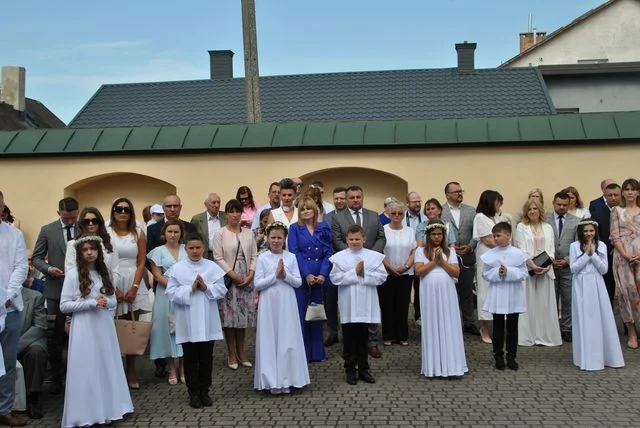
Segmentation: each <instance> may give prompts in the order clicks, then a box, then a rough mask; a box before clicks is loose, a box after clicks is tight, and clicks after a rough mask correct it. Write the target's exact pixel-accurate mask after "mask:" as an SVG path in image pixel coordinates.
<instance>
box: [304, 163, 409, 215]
mask: <svg viewBox="0 0 640 428" xmlns="http://www.w3.org/2000/svg"><path fill="white" fill-rule="evenodd" d="M300 178H302V180H303V182H304V189H306V188H308V187H309V185H310V184H311V182H312V181H315V180H319V181H322V183H323V184H324V198H323V199H324V200H325V201H329V202H331V201H332V192H333V189H334V188H336V187H338V186H342V187H349V186H353V185H357V186H360V187H362V189H363V190H364V207H365V208H368V209H370V210H373V211H376V212H382V209H383V202H384V200H385V199H386V198H387V197H389V196H393V197H396V198H398V199H399V200H401V201H404V199H405V196H406V194H407V187H408V183H407V182H406V180H404V179H402V178H400V177H398V176H397V175H393V174H390V173H388V172H385V171H379V170H376V169H371V168H361V167H341V168H331V169H324V170H320V171H315V172H311V173H308V174H305V175H304V176H302V177H300Z"/></svg>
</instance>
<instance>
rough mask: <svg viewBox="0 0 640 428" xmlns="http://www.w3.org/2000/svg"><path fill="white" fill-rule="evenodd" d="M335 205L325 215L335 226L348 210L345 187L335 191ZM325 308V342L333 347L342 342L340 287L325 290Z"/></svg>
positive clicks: (329, 223)
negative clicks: (335, 219) (339, 309)
mask: <svg viewBox="0 0 640 428" xmlns="http://www.w3.org/2000/svg"><path fill="white" fill-rule="evenodd" d="M333 205H334V207H335V210H334V211H329V212H328V213H326V214H325V215H324V218H323V221H324V222H325V223H327V225H329V227H332V226H333V217H334V216H335V215H337V214H338V213H341V212H342V211H344V210H345V209H346V208H347V189H346V188H345V187H336V188H335V189H333ZM324 306H325V309H326V311H327V329H328V330H329V336H328V337H327V340H325V341H324V345H325V346H333V345H335V344H336V343H338V342H339V341H340V339H339V337H338V327H339V325H340V323H339V322H338V286H336V285H333V284H330V285H329V286H328V287H326V288H325V296H324Z"/></svg>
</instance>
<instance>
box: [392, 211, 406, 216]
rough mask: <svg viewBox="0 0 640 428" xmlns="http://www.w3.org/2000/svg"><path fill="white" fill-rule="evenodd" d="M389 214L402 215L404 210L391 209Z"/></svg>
mask: <svg viewBox="0 0 640 428" xmlns="http://www.w3.org/2000/svg"><path fill="white" fill-rule="evenodd" d="M389 215H404V211H393V212H390V213H389Z"/></svg>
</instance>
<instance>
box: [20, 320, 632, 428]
mask: <svg viewBox="0 0 640 428" xmlns="http://www.w3.org/2000/svg"><path fill="white" fill-rule="evenodd" d="M411 324H413V323H411ZM410 328H411V331H410V336H411V338H410V339H411V342H410V345H409V346H407V347H401V346H396V345H394V346H392V347H385V348H384V349H383V356H382V358H381V359H378V360H373V359H370V361H371V366H372V372H373V374H374V376H375V377H376V378H377V380H378V382H377V383H376V384H373V385H370V384H365V383H363V382H360V383H358V385H357V386H350V385H348V384H347V383H346V382H345V380H344V374H343V369H342V360H341V358H340V350H341V349H340V348H341V345H335V346H333V347H331V348H329V349H328V359H327V360H326V361H324V362H322V363H313V364H311V365H310V375H311V382H312V383H311V385H310V386H308V387H307V388H305V389H303V390H301V391H296V392H295V393H294V394H292V395H289V396H270V395H268V394H262V393H257V392H255V391H254V390H253V371H252V369H247V368H243V367H240V368H239V369H238V370H237V371H232V370H230V369H228V368H227V367H226V362H225V357H224V343H223V342H217V343H216V345H215V348H214V386H213V397H214V406H213V407H210V408H206V409H192V408H190V407H189V406H188V403H187V393H186V387H185V386H184V385H176V386H170V385H168V384H167V382H166V380H165V379H156V378H154V377H153V364H152V363H151V362H150V361H149V360H148V359H146V358H144V359H141V361H140V362H139V365H138V371H139V373H140V384H141V389H140V390H138V391H133V392H132V396H133V402H134V405H135V413H134V414H133V415H131V416H130V417H128V418H127V419H125V420H124V421H120V422H117V423H116V424H115V425H116V426H118V427H174V426H176V427H210V426H234V427H271V426H277V427H300V426H313V427H318V428H320V427H362V426H370V425H373V426H381V427H400V426H430V427H431V426H433V427H436V426H455V427H458V426H473V427H482V426H494V427H507V426H509V427H511V426H531V427H538V426H544V427H565V428H566V427H614V426H619V427H632V426H638V425H636V424H639V422H638V421H640V411H639V410H638V403H640V389H638V379H639V378H640V361H639V360H640V350H636V351H633V350H630V349H626V348H625V349H624V357H625V362H626V364H627V367H626V368H623V369H606V370H604V371H599V372H588V373H587V372H583V371H580V370H579V369H577V368H576V367H575V366H573V364H572V359H571V345H570V344H565V345H563V346H561V347H556V348H543V347H535V348H519V351H518V352H519V355H518V360H519V362H520V365H521V368H520V371H518V372H513V371H510V370H506V371H504V372H499V371H496V370H495V369H494V368H493V366H492V356H491V346H490V345H485V344H482V343H480V339H479V338H477V337H474V336H465V342H466V352H467V362H468V366H469V369H470V372H469V373H468V374H467V375H466V376H464V378H462V379H460V380H446V379H426V378H424V377H423V376H421V375H420V344H419V327H417V326H415V325H411V327H410ZM247 339H248V341H247V343H248V344H249V343H253V337H252V336H250V335H248V337H247ZM251 352H253V347H251ZM63 399H64V397H63V395H62V394H60V395H58V396H51V395H47V394H46V395H45V397H44V402H45V406H44V407H45V409H44V410H45V418H43V419H41V420H38V421H36V420H32V421H30V426H34V427H55V426H59V424H60V417H61V414H62V406H63ZM73 399H74V400H87V405H90V403H91V397H73ZM633 421H636V422H633Z"/></svg>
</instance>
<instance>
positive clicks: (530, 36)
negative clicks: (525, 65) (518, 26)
mask: <svg viewBox="0 0 640 428" xmlns="http://www.w3.org/2000/svg"><path fill="white" fill-rule="evenodd" d="M546 38H547V33H545V32H542V31H540V32H530V33H520V53H522V52H524V51H526V50H527V49H529V48H530V47H531V46H533V45H535V44H537V43H540V42H541V41H543V40H544V39H546Z"/></svg>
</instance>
